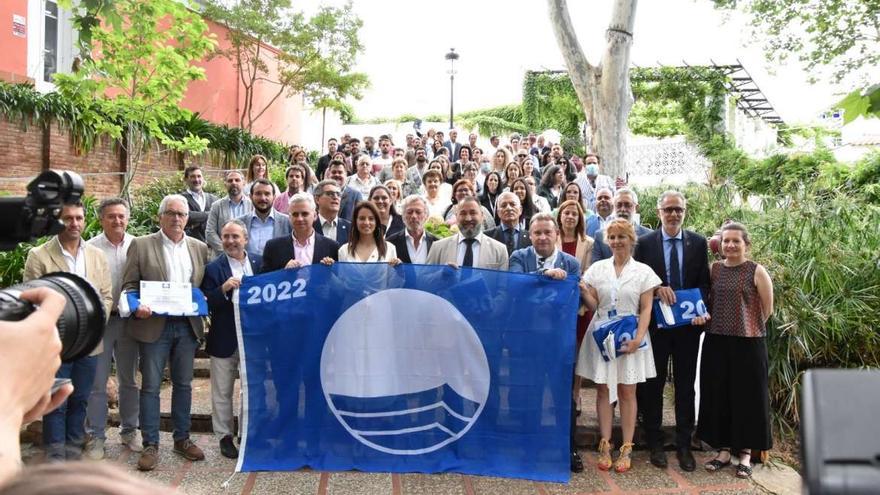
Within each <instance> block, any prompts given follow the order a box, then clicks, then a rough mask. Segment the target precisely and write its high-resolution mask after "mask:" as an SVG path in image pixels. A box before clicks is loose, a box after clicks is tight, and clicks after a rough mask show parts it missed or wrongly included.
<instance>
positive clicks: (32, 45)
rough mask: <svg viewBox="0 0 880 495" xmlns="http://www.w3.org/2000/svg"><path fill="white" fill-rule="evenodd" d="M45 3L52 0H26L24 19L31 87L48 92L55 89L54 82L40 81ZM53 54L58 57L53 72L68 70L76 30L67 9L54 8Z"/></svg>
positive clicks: (73, 55) (70, 63)
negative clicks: (25, 17) (55, 26)
mask: <svg viewBox="0 0 880 495" xmlns="http://www.w3.org/2000/svg"><path fill="white" fill-rule="evenodd" d="M46 2H54V0H28V21H27V25H28V27H27V29H28V31H27V33H28V35H27V44H28V47H27V50H28V51H27V74H28V77H30V78H31V79H33V80H34V87H35V88H36V89H37V91H40V92H43V93H48V92H52V91H55V84H53V83H52V82H49V81H44V80H43V70H44V68H45V57H44V48H45V36H46V35H45V31H46V29H45V28H46V22H45V12H46ZM56 33H57V48H56V53H57V57H58V60H57V62H56V67H57V69H58V70H57V71H56V72H60V73H69V72H70V71H71V67H72V65H73V60H74V58H75V57H76V55H77V53H76V40H77V37H78V33H77V32H76V30H75V29H74V28H73V13H72V12H70V11H69V10H67V9H62V8H60V7H59V8H58V28H57V30H56Z"/></svg>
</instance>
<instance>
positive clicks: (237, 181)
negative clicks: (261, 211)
mask: <svg viewBox="0 0 880 495" xmlns="http://www.w3.org/2000/svg"><path fill="white" fill-rule="evenodd" d="M224 180H225V182H226V194H228V196H226V197H225V198H223V199H220V200H217V201H215V202H214V204H213V205H212V206H211V213H209V214H208V227H207V228H206V229H205V238H206V239H207V243H208V247H210V248H211V259H214V258H216V257H217V256H220V255H221V254H223V242H222V241H221V240H220V228H221V227H223V224H225V223H226V221H227V220H232V219H233V218H238V217H240V216H242V215H247V214H250V213H252V212H253V211H254V204H253V203H251V200H250V199H248V198H246V197H245V196H244V195H243V194H242V191H243V190H244V176H243V175H241V172H239V171H238V170H230V171H229V172H226V177H225V179H224Z"/></svg>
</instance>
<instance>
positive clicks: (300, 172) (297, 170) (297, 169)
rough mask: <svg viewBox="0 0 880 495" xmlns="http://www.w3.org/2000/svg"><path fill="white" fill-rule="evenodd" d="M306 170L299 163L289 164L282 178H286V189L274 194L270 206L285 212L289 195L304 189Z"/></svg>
mask: <svg viewBox="0 0 880 495" xmlns="http://www.w3.org/2000/svg"><path fill="white" fill-rule="evenodd" d="M306 177H307V175H306V171H305V166H304V165H301V164H296V165H291V166H289V167H287V170H285V171H284V178H285V179H286V180H287V189H285V190H283V191H281V194H279V195H278V196H275V201H274V202H273V203H272V206H273V207H274V208H275V211H278V212H279V213H284V214H286V212H287V209H288V207H289V206H290V205H289V204H288V202H289V201H290V197H291V196H293V195H294V194H296V193H298V192H301V191H304V190H305V189H306V185H305V183H306Z"/></svg>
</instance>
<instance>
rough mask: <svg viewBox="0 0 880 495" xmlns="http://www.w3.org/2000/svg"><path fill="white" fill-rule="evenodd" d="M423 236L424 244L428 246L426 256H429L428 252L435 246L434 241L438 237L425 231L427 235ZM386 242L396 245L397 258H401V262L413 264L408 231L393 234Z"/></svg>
mask: <svg viewBox="0 0 880 495" xmlns="http://www.w3.org/2000/svg"><path fill="white" fill-rule="evenodd" d="M422 235H423V237H424V239H422V242H426V243H427V245H426V246H425V247H426V248H427V250H426V251H425V254H427V253H428V251H430V250H431V244H433V243H434V241H436V240H437V237H436V236H434V235H432V234H429V233H428V232H427V231H425V233H424V234H422ZM385 240H386V241H388V242H390V243H391V244H393V245H394V249H396V250H397V257H398V258H400V261H402V262H404V263H412V258H410V257H409V249H408V248H407V247H406V230H401V231H400V232H397V233H395V234H391V235H390V236H388V237H387V238H386V239H385Z"/></svg>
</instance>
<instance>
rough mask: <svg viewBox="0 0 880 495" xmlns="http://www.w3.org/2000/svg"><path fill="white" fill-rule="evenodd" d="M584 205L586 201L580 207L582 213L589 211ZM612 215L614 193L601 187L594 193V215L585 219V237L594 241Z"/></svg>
mask: <svg viewBox="0 0 880 495" xmlns="http://www.w3.org/2000/svg"><path fill="white" fill-rule="evenodd" d="M585 205H586V201H584V202H582V203H581V206H584V211H590V210H588V209H586V206H585ZM613 213H614V193H613V192H611V189H608V188H607V187H603V188H601V189H599V190H598V191H596V214H595V215H592V216H590V217H589V218H587V235H588V236H590V237H592V238H593V239H594V240H595V239H596V235H598V233H599V231H600V230H602V229H603V228H604V227H605V224H606V223H608V222H610V221H611V219H612V218H613V217H612V214H613Z"/></svg>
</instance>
